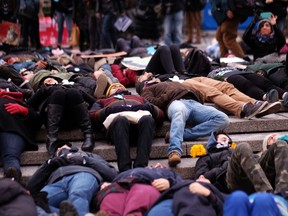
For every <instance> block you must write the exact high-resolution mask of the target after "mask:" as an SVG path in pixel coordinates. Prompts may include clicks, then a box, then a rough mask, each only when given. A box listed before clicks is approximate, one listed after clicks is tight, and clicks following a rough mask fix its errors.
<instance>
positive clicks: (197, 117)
mask: <svg viewBox="0 0 288 216" xmlns="http://www.w3.org/2000/svg"><path fill="white" fill-rule="evenodd" d="M183 103H185V105H186V107H187V109H188V110H189V111H190V112H189V116H188V119H187V122H186V123H187V124H188V125H193V127H189V128H185V130H184V135H183V139H184V140H187V141H190V140H196V139H197V138H200V137H204V136H209V135H210V134H211V132H214V131H219V130H223V129H224V128H226V127H227V126H228V124H229V118H228V116H227V115H226V114H225V113H223V112H221V111H219V110H217V109H216V108H214V107H211V106H206V105H203V104H201V103H199V102H197V101H194V100H183Z"/></svg>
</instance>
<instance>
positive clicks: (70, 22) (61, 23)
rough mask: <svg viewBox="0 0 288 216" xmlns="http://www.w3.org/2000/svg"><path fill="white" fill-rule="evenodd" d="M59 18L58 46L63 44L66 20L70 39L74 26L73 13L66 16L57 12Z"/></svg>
mask: <svg viewBox="0 0 288 216" xmlns="http://www.w3.org/2000/svg"><path fill="white" fill-rule="evenodd" d="M55 13H56V16H57V25H58V36H57V43H58V45H61V44H62V37H63V30H64V20H65V23H66V27H67V30H68V37H69V38H70V37H71V33H72V26H73V20H72V13H71V14H65V13H62V12H59V11H56V12H55Z"/></svg>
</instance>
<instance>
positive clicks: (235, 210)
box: [223, 191, 265, 216]
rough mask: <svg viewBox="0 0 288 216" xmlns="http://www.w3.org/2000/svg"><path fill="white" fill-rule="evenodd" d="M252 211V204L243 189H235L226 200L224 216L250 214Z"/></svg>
mask: <svg viewBox="0 0 288 216" xmlns="http://www.w3.org/2000/svg"><path fill="white" fill-rule="evenodd" d="M250 212H251V204H250V202H249V198H248V195H247V194H246V193H244V192H243V191H234V192H233V193H231V194H230V195H229V196H228V197H227V198H226V200H225V202H224V207H223V216H231V215H233V216H250ZM264 215H265V214H264Z"/></svg>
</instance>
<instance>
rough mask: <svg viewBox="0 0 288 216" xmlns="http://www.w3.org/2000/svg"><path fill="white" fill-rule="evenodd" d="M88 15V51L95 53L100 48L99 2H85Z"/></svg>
mask: <svg viewBox="0 0 288 216" xmlns="http://www.w3.org/2000/svg"><path fill="white" fill-rule="evenodd" d="M84 2H85V5H86V9H87V13H88V29H89V30H88V31H89V49H90V50H91V51H95V50H96V49H99V48H100V37H101V36H100V35H101V25H100V24H101V14H100V1H99V0H85V1H84Z"/></svg>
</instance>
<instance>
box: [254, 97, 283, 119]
mask: <svg viewBox="0 0 288 216" xmlns="http://www.w3.org/2000/svg"><path fill="white" fill-rule="evenodd" d="M281 107H282V105H281V102H280V101H277V102H274V103H271V104H268V105H267V106H265V107H264V108H263V109H262V110H261V111H260V112H259V113H258V114H257V115H256V116H255V117H256V118H261V117H263V116H266V115H269V114H272V113H277V112H278V111H279V110H280V109H281Z"/></svg>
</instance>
